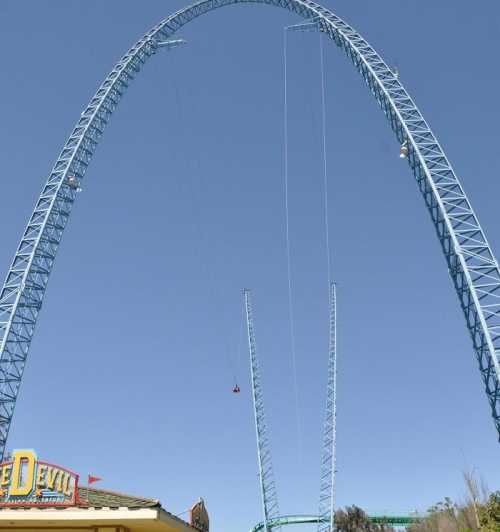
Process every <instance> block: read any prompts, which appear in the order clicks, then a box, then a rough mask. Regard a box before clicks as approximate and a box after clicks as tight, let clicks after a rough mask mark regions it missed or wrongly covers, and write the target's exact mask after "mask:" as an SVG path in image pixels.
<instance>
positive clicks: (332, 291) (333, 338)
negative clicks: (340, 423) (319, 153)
mask: <svg viewBox="0 0 500 532" xmlns="http://www.w3.org/2000/svg"><path fill="white" fill-rule="evenodd" d="M318 33H319V55H320V57H319V59H320V70H321V115H322V135H323V190H324V210H325V248H326V260H327V275H328V293H329V297H330V301H329V302H330V312H333V324H332V323H331V321H332V316H330V335H329V336H330V346H329V351H330V356H332V354H333V359H332V360H329V364H330V365H331V366H333V367H331V368H329V370H330V369H331V371H332V375H331V378H332V388H333V398H332V418H331V422H332V444H331V445H332V448H331V453H332V464H331V483H330V486H331V493H330V511H331V514H330V532H333V530H334V528H335V503H336V495H337V483H336V480H337V310H336V305H337V297H336V288H335V286H334V285H332V258H331V249H330V221H329V216H328V208H329V202H328V156H327V147H326V136H327V130H326V118H327V117H326V74H325V54H324V49H323V35H322V33H321V32H318ZM332 326H333V330H332ZM332 342H333V343H332Z"/></svg>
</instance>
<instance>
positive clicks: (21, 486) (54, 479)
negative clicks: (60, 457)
mask: <svg viewBox="0 0 500 532" xmlns="http://www.w3.org/2000/svg"><path fill="white" fill-rule="evenodd" d="M77 490H78V475H76V474H75V473H73V472H71V471H68V470H67V469H64V468H62V467H59V466H56V465H52V464H47V463H46V462H40V461H39V460H38V459H37V456H36V454H35V452H34V451H31V450H22V451H14V453H13V455H12V460H11V461H9V462H4V463H2V464H0V506H71V505H74V504H75V503H76V497H77Z"/></svg>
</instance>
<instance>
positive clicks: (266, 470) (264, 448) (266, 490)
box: [244, 289, 279, 532]
mask: <svg viewBox="0 0 500 532" xmlns="http://www.w3.org/2000/svg"><path fill="white" fill-rule="evenodd" d="M244 297H245V312H246V317H247V332H248V349H249V351H250V375H251V378H252V397H253V411H254V417H255V433H256V436H257V460H258V463H259V480H260V493H261V498H262V513H263V516H264V521H263V523H264V529H265V532H269V530H270V529H269V527H268V523H269V522H270V521H271V520H273V519H276V518H277V517H278V516H279V507H278V495H277V493H276V484H275V483H274V471H273V464H272V460H271V449H270V444H269V436H268V432H267V424H266V416H265V413H264V399H263V395H262V383H261V381H260V371H259V360H258V357H257V344H256V341H255V325H254V321H253V313H252V299H251V293H250V290H248V289H245V290H244Z"/></svg>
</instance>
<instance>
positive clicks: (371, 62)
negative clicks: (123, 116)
mask: <svg viewBox="0 0 500 532" xmlns="http://www.w3.org/2000/svg"><path fill="white" fill-rule="evenodd" d="M238 3H259V4H269V5H274V6H276V7H282V8H284V9H287V10H289V11H292V12H294V13H296V14H298V15H300V16H302V17H303V18H305V19H310V20H313V21H314V22H316V23H317V24H318V28H319V29H320V31H322V32H323V33H324V34H325V35H327V36H328V37H329V38H330V39H331V40H332V41H333V42H334V43H335V44H336V45H337V46H338V47H339V48H340V49H341V50H343V51H344V52H345V53H346V54H347V56H348V57H349V59H350V60H351V61H352V63H353V64H354V66H355V68H356V69H357V70H358V72H359V73H360V74H361V76H362V78H363V80H364V81H365V83H366V84H367V85H368V88H369V90H370V92H371V93H372V94H373V95H374V96H375V99H376V101H377V103H378V105H379V106H380V107H381V108H382V111H383V112H384V114H385V115H386V117H387V119H388V121H389V123H390V125H391V128H392V130H393V131H394V133H395V134H396V137H397V138H398V140H399V142H401V143H407V146H408V162H409V164H410V167H411V169H412V171H413V174H414V176H415V179H416V182H417V185H418V187H419V189H420V192H421V193H422V196H423V198H424V200H425V204H426V206H427V209H428V210H429V213H430V215H431V218H432V221H433V222H434V226H435V228H436V232H437V236H438V238H439V241H440V243H441V247H442V250H443V253H444V256H445V258H446V262H447V264H448V269H449V272H450V276H451V279H452V281H453V284H454V286H455V290H456V292H457V294H458V298H459V301H460V305H461V307H462V310H463V312H464V314H465V319H466V323H467V328H468V330H469V332H470V335H471V337H472V342H473V345H474V350H475V352H476V356H477V359H478V362H479V369H480V372H481V375H482V378H483V381H484V384H485V387H486V394H487V397H488V401H489V403H490V407H491V410H492V414H493V419H494V422H495V425H496V428H497V431H498V433H499V436H500V384H499V383H500V358H499V350H500V271H499V268H498V263H497V261H496V259H495V257H494V256H493V253H492V251H491V249H490V246H489V244H488V241H487V240H486V237H485V235H484V233H483V230H482V229H481V226H480V225H479V221H478V219H477V217H476V214H475V213H474V211H473V209H472V207H471V205H470V203H469V200H468V199H467V197H466V196H465V193H464V191H463V188H462V185H461V184H460V182H459V180H458V178H457V176H456V175H455V172H454V170H453V168H452V167H451V165H450V163H449V161H448V159H447V157H446V155H445V154H444V152H443V150H442V148H441V146H440V145H439V142H438V141H437V139H436V137H435V136H434V134H433V133H432V131H431V129H430V128H429V126H428V125H427V122H426V121H425V120H424V118H423V116H422V115H421V113H420V111H419V110H418V109H417V107H416V105H415V103H414V102H413V100H412V99H411V97H410V96H409V94H408V93H407V91H406V90H405V88H404V87H403V86H402V84H401V82H400V80H399V79H398V76H397V74H395V73H394V72H392V71H391V69H390V68H389V67H388V66H387V65H386V63H385V62H384V61H383V59H382V58H381V57H380V56H379V54H378V53H377V52H376V51H375V50H374V49H373V48H372V47H371V46H370V45H369V44H368V43H367V42H366V41H365V39H363V37H362V36H361V35H359V34H358V33H357V32H356V31H355V30H354V29H353V28H351V26H349V25H348V24H346V23H345V22H344V21H343V20H341V19H340V18H339V17H337V16H336V15H335V14H333V13H332V12H331V11H329V10H327V9H325V8H324V7H322V6H320V5H318V4H316V3H314V2H311V1H309V0H201V1H198V2H197V3H195V4H193V5H191V6H188V7H186V8H185V9H182V10H180V11H178V12H177V13H175V14H173V15H172V16H170V17H168V18H166V19H165V20H163V21H162V22H160V23H159V24H158V25H157V26H155V27H154V28H152V29H151V30H150V31H149V32H148V33H146V34H145V35H144V37H142V38H141V39H140V40H139V41H138V42H137V43H136V44H135V45H134V46H133V47H132V48H131V49H130V50H129V51H128V52H127V53H126V54H125V55H124V56H123V58H122V59H120V61H118V63H117V64H116V65H115V67H114V68H113V70H112V71H111V72H110V74H109V75H108V77H107V78H106V79H105V80H104V82H103V84H102V85H101V86H100V88H99V89H98V90H97V92H96V94H95V95H94V97H93V98H92V99H91V100H90V103H89V104H88V106H87V107H86V109H85V110H84V112H83V113H82V115H81V117H80V119H79V120H78V122H77V124H76V126H75V128H74V129H73V131H72V133H71V135H70V137H69V139H68V140H67V142H66V144H65V146H64V148H63V149H62V151H61V153H60V155H59V157H58V159H57V161H56V163H55V165H54V167H53V169H52V171H51V173H50V175H49V177H48V180H47V183H46V184H45V186H44V187H43V189H42V192H41V194H40V197H39V199H38V201H37V203H36V206H35V209H34V211H33V214H32V215H31V217H30V219H29V221H28V225H27V227H26V229H25V231H24V233H23V235H22V238H21V242H20V244H19V247H18V248H17V251H16V253H15V256H14V259H13V261H12V264H11V267H10V269H9V272H8V274H7V277H6V280H5V283H4V285H3V288H2V291H1V293H0V455H3V452H4V449H5V444H6V440H7V436H8V432H9V428H10V424H11V421H12V416H13V413H14V407H15V403H16V399H17V395H18V392H19V387H20V384H21V379H22V375H23V371H24V367H25V364H26V358H27V355H28V351H29V347H30V343H31V339H32V337H33V333H34V330H35V325H36V321H37V318H38V314H39V312H40V309H41V306H42V301H43V297H44V294H45V290H46V287H47V282H48V279H49V276H50V273H51V271H52V267H53V264H54V260H55V257H56V254H57V250H58V247H59V244H60V242H61V238H62V235H63V232H64V229H65V227H66V223H67V221H68V218H69V216H70V214H71V210H72V207H73V203H74V202H75V199H76V194H77V188H78V186H79V184H80V182H81V181H82V179H83V177H84V175H85V173H86V170H87V167H88V165H89V163H90V160H91V159H92V155H93V154H94V150H95V148H96V146H97V144H98V142H99V139H100V137H101V135H102V134H103V132H104V128H105V126H106V125H107V123H108V121H109V118H110V117H111V115H112V114H113V112H114V110H115V109H116V107H117V105H118V103H119V101H120V99H121V97H122V96H123V94H124V92H125V91H126V89H127V88H128V86H129V83H130V82H131V81H132V79H133V78H134V77H135V76H136V74H137V73H138V72H139V71H140V69H141V67H142V65H143V64H144V63H145V62H146V61H147V60H148V59H149V58H150V57H151V56H152V55H153V54H155V52H157V51H158V50H159V49H160V48H161V45H162V43H164V42H165V41H167V40H168V39H170V38H171V37H172V35H174V34H175V32H176V31H177V30H178V29H179V28H181V27H182V26H184V25H185V24H187V23H188V22H190V21H191V20H193V19H195V18H197V17H198V16H200V15H203V14H205V13H208V12H209V11H212V10H215V9H217V8H220V7H224V6H227V5H231V4H238Z"/></svg>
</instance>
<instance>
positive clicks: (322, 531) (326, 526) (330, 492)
mask: <svg viewBox="0 0 500 532" xmlns="http://www.w3.org/2000/svg"><path fill="white" fill-rule="evenodd" d="M336 439H337V291H336V286H335V283H333V282H332V283H330V340H329V356H328V383H327V387H326V419H325V428H324V433H323V455H322V458H321V481H320V496H319V522H318V532H333V530H334V521H335V474H336V469H335V467H336Z"/></svg>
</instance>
